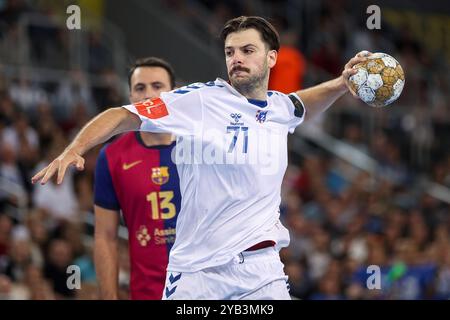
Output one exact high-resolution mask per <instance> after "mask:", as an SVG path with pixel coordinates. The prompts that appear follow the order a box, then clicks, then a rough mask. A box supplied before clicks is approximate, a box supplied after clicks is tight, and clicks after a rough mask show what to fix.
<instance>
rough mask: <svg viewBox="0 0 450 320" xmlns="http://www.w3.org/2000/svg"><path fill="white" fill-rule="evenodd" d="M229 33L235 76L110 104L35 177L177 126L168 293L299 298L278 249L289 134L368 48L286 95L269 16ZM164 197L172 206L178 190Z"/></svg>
mask: <svg viewBox="0 0 450 320" xmlns="http://www.w3.org/2000/svg"><path fill="white" fill-rule="evenodd" d="M221 37H222V39H223V41H224V50H225V62H226V66H227V71H228V77H229V82H227V81H225V80H222V79H216V80H215V81H210V82H207V83H194V84H192V85H189V86H186V87H182V88H180V89H177V90H174V91H171V92H168V93H162V94H161V97H160V98H156V99H151V100H147V101H145V102H142V103H136V104H134V105H128V106H124V107H118V108H111V109H108V110H107V111H105V112H103V113H101V114H100V115H98V116H97V117H96V118H94V119H93V120H91V121H90V122H89V123H88V124H87V125H86V126H85V127H84V128H83V129H82V130H81V131H80V133H79V134H78V135H77V137H76V138H75V139H74V141H73V142H72V143H71V144H70V145H69V146H68V147H67V148H66V149H65V150H64V152H63V153H62V154H61V155H60V156H59V157H58V158H56V159H55V160H54V161H53V162H51V163H50V164H49V165H48V166H47V167H46V168H44V169H43V170H41V171H40V172H38V173H37V174H36V175H35V176H34V177H33V178H32V182H33V183H36V182H37V181H40V182H41V183H42V184H45V183H46V182H47V181H48V180H49V179H50V178H51V177H52V176H53V175H54V174H56V173H57V181H58V183H61V181H62V179H63V177H64V174H65V171H66V169H67V168H68V167H69V166H70V165H74V166H75V167H76V168H77V169H79V170H82V169H83V167H84V159H83V157H82V155H83V154H84V153H85V152H86V151H87V150H89V149H90V148H92V147H93V146H95V145H97V144H99V143H102V142H104V141H106V140H108V139H109V138H110V137H111V136H113V135H115V134H118V133H121V132H124V131H130V130H142V131H150V132H172V133H173V134H175V135H176V136H177V148H176V152H175V154H174V155H173V157H174V161H176V163H177V168H178V172H179V176H180V188H181V194H182V203H181V211H180V213H179V215H178V221H177V225H176V232H177V236H176V240H175V244H174V246H173V248H172V250H171V252H170V257H169V265H168V267H167V275H166V284H165V288H164V292H162V293H161V296H162V298H163V299H217V300H222V299H261V300H262V299H290V296H289V291H288V288H287V284H286V281H287V276H286V275H285V273H284V271H283V264H282V262H281V261H280V257H279V250H280V249H281V248H282V247H285V246H287V245H288V244H289V234H288V231H287V230H286V228H285V227H284V226H282V225H281V223H280V221H279V205H280V189H281V182H282V179H283V175H284V173H285V170H286V166H287V134H288V133H292V132H293V131H294V129H295V127H296V126H298V125H299V124H301V123H302V122H303V121H307V120H308V119H311V118H313V117H314V116H315V115H317V114H319V113H321V112H323V111H324V110H326V109H327V108H328V107H329V106H330V105H331V104H333V102H335V101H336V100H337V99H338V98H339V97H341V96H342V95H344V94H345V93H347V92H348V91H349V89H348V88H349V85H348V77H349V76H351V75H353V74H354V73H355V70H354V69H352V67H353V65H355V64H357V63H359V62H362V61H364V60H365V59H366V56H367V55H368V53H367V52H361V53H359V54H357V55H356V56H355V57H354V58H352V59H351V60H350V61H349V62H348V63H347V64H346V65H345V67H344V70H343V72H342V75H341V76H340V77H338V78H336V79H334V80H330V81H328V82H325V83H322V84H320V85H318V86H315V87H312V88H309V89H305V90H300V91H297V92H293V93H292V94H289V95H286V94H282V93H279V92H275V91H268V90H267V88H268V81H269V74H270V69H271V68H272V67H273V66H275V64H276V61H277V53H278V49H279V46H280V44H279V36H278V33H277V32H276V30H275V28H274V27H273V26H272V25H271V24H270V23H269V22H267V21H266V20H264V19H263V18H260V17H243V16H242V17H238V18H235V19H232V20H230V21H228V22H227V23H226V24H225V26H224V28H223V30H222V33H221ZM199 67H201V66H200V65H199ZM149 178H150V177H149ZM159 200H160V203H159V206H160V209H161V210H162V212H163V213H164V210H165V209H167V208H169V207H170V199H166V198H164V199H159Z"/></svg>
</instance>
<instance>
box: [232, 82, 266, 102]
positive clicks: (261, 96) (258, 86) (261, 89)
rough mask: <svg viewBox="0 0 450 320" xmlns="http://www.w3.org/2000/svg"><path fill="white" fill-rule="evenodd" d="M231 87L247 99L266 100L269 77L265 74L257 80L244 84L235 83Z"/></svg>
mask: <svg viewBox="0 0 450 320" xmlns="http://www.w3.org/2000/svg"><path fill="white" fill-rule="evenodd" d="M233 87H234V88H235V89H236V90H237V91H238V92H239V93H240V94H242V95H243V96H244V97H246V98H247V99H254V100H262V101H264V100H266V99H267V90H268V87H269V78H268V76H266V77H265V78H263V79H260V80H259V81H255V82H252V83H244V84H235V85H233Z"/></svg>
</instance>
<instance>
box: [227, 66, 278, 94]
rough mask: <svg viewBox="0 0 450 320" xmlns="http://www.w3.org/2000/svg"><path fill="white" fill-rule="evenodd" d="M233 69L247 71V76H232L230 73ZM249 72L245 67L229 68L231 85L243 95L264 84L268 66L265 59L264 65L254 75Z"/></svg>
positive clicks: (267, 74)
mask: <svg viewBox="0 0 450 320" xmlns="http://www.w3.org/2000/svg"><path fill="white" fill-rule="evenodd" d="M235 71H245V72H247V73H248V76H247V77H238V78H233V77H232V75H233V73H234V72H235ZM249 72H250V70H249V69H247V68H243V67H236V68H233V69H232V70H231V72H230V76H229V79H230V83H231V85H232V86H233V87H234V88H235V89H236V90H237V91H238V92H239V93H240V94H242V95H244V96H245V95H247V94H249V93H253V92H255V91H257V90H259V89H261V88H262V87H264V86H265V85H266V83H267V79H268V77H269V68H268V64H267V61H265V62H264V65H263V67H262V69H261V71H260V72H258V73H256V74H254V75H250V74H249Z"/></svg>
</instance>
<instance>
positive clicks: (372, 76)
mask: <svg viewBox="0 0 450 320" xmlns="http://www.w3.org/2000/svg"><path fill="white" fill-rule="evenodd" d="M366 53H367V51H362V52H360V53H359V54H358V55H361V56H367V60H366V61H364V62H361V63H358V64H356V65H355V66H353V68H355V69H357V73H356V74H354V75H352V76H350V77H349V79H348V80H349V82H350V90H352V91H353V93H355V94H357V95H358V97H359V98H361V100H362V101H364V102H365V103H367V104H368V105H370V106H372V107H385V106H387V105H389V104H391V103H392V102H394V101H395V100H397V99H398V98H399V97H400V94H401V93H402V90H403V86H404V85H405V74H404V72H403V69H402V67H401V65H400V64H399V63H398V61H397V60H395V59H394V58H393V57H391V56H390V55H388V54H386V53H381V52H377V53H374V54H371V55H368V54H366Z"/></svg>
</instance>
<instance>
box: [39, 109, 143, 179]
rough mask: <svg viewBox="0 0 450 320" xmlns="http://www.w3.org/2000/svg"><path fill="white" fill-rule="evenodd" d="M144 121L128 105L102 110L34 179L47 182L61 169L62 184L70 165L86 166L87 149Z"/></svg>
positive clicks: (135, 128)
mask: <svg viewBox="0 0 450 320" xmlns="http://www.w3.org/2000/svg"><path fill="white" fill-rule="evenodd" d="M140 125H141V120H140V119H139V117H138V116H137V115H135V114H133V113H131V112H129V111H128V110H127V109H125V108H122V107H119V108H110V109H108V110H106V111H104V112H102V113H101V114H99V115H98V116H96V117H95V118H94V119H92V120H91V121H89V122H88V123H87V124H86V125H85V126H84V127H83V128H82V129H81V131H80V132H79V133H78V135H77V136H76V137H75V139H74V140H73V141H72V143H71V144H70V145H69V146H67V148H66V149H65V150H64V151H63V152H62V153H61V154H60V155H59V156H58V157H57V158H56V159H55V160H53V161H52V162H51V163H50V164H49V165H48V166H46V167H45V168H44V169H42V170H41V171H39V172H38V173H37V174H36V175H35V176H34V177H33V178H31V182H32V183H33V184H34V183H36V182H38V181H39V180H40V182H41V184H45V183H47V181H48V180H49V179H50V178H51V177H52V176H53V175H54V174H55V173H57V183H58V184H60V183H61V182H62V181H63V179H64V175H65V173H66V170H67V168H68V167H69V166H70V165H75V166H76V168H77V169H78V170H83V169H84V158H83V157H82V155H83V154H84V153H85V152H87V151H88V150H90V149H91V148H92V147H94V146H96V145H98V144H100V143H102V142H105V141H107V140H108V139H109V138H111V137H112V136H114V135H116V134H119V133H122V132H125V131H131V130H137V129H139V127H140Z"/></svg>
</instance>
